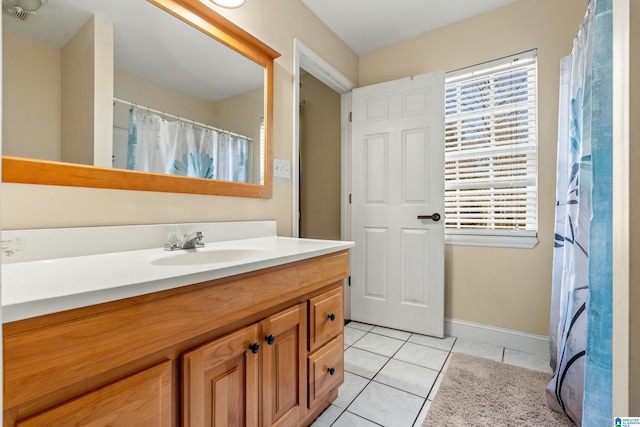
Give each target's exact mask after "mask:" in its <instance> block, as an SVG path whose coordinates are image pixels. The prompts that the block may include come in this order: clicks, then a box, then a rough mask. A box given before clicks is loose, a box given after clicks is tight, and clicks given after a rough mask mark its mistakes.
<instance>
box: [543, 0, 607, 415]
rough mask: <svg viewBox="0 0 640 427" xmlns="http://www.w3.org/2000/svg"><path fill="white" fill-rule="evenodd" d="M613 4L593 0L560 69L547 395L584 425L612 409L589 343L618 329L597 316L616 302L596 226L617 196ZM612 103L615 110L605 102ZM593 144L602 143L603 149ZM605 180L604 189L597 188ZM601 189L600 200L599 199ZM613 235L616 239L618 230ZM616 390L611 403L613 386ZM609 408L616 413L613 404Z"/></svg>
mask: <svg viewBox="0 0 640 427" xmlns="http://www.w3.org/2000/svg"><path fill="white" fill-rule="evenodd" d="M610 6H611V0H591V1H590V3H589V8H588V11H587V15H586V16H585V18H584V20H583V22H582V23H581V26H580V30H579V33H578V36H577V37H576V39H575V40H574V45H573V50H572V53H571V55H569V56H568V57H566V58H564V59H563V60H562V62H561V74H560V105H559V120H558V166H557V189H556V197H557V198H556V200H557V202H556V222H555V241H554V243H555V245H554V255H553V285H552V286H553V289H552V300H551V319H550V331H549V338H550V353H551V354H550V356H551V367H552V368H553V370H554V376H553V378H552V380H551V382H550V383H549V385H548V386H547V403H548V405H549V406H550V407H551V408H552V409H554V410H556V411H558V412H563V413H565V414H566V415H567V416H568V417H569V418H570V419H571V420H572V421H573V422H574V423H575V424H576V425H585V426H586V425H594V426H595V425H604V424H597V423H599V422H601V420H596V419H595V418H594V414H595V413H598V412H601V413H602V414H606V410H607V409H606V398H607V390H606V389H602V390H595V389H594V388H593V387H591V383H590V382H589V381H587V382H586V383H585V371H588V370H589V369H591V366H592V365H593V364H594V363H598V362H599V360H598V355H597V354H596V352H594V351H591V352H590V351H587V347H588V343H589V348H590V349H591V348H592V347H593V348H596V347H600V348H602V346H604V347H605V348H607V349H609V350H610V345H609V344H610V330H609V335H608V338H609V344H608V343H607V342H606V336H603V335H597V334H596V332H597V331H596V329H597V328H599V327H600V326H601V324H600V323H601V322H598V321H596V320H594V319H599V318H600V316H601V315H602V313H603V312H605V313H606V312H607V311H608V312H609V314H610V312H611V304H609V305H608V307H607V306H606V304H604V305H603V304H602V303H601V302H599V304H600V305H598V306H597V307H593V306H592V305H593V293H594V290H597V289H600V288H601V287H602V286H603V280H602V276H600V277H598V279H597V282H596V283H594V281H593V280H594V277H596V276H594V272H595V271H596V270H598V269H600V268H601V266H606V265H607V262H609V263H610V259H609V260H607V258H606V257H603V251H602V250H601V248H606V247H607V236H606V235H605V234H603V233H596V234H594V230H599V227H601V224H603V223H604V224H607V223H609V224H610V223H611V210H610V208H608V212H604V211H603V205H602V200H600V199H601V198H602V196H601V194H602V191H606V190H608V194H609V197H611V189H610V188H608V189H606V188H603V187H602V186H603V183H605V184H606V182H607V181H606V177H605V176H604V175H606V172H605V173H604V174H603V171H608V174H609V176H610V174H611V167H610V157H609V158H607V156H606V155H605V156H603V155H602V152H603V150H602V149H603V148H604V146H605V145H607V144H608V151H609V152H610V151H611V135H610V134H608V135H607V134H606V129H605V128H606V125H607V124H608V125H609V126H610V124H611V119H610V114H611V102H610V101H611V100H610V96H608V94H610V93H611V87H610V86H607V84H608V83H607V81H606V79H605V78H604V77H606V76H604V74H603V70H604V71H606V70H605V69H606V64H607V57H608V58H609V62H608V63H609V64H610V52H611V46H610V44H609V45H608V44H607V41H609V42H610V40H611V36H610V34H611V29H610V28H609V27H607V26H606V25H603V21H602V17H603V16H605V15H606V12H607V11H609V12H610ZM603 67H604V68H603ZM607 101H609V102H608V104H607ZM607 105H609V107H608V110H606V108H603V107H606V106H607ZM609 129H610V127H609ZM592 147H597V151H596V150H595V149H594V150H592ZM592 151H593V152H592ZM596 154H597V156H596ZM607 166H608V167H607ZM596 171H597V174H596ZM596 177H597V179H596ZM608 182H609V183H610V180H609V181H608ZM598 188H599V189H600V190H602V191H601V192H600V193H594V189H598ZM596 195H597V196H598V197H597V198H598V204H594V200H592V198H593V197H595V196H596ZM609 206H610V203H609ZM608 239H609V243H610V234H609V236H608ZM594 248H596V250H595V251H594ZM594 252H596V253H598V256H597V257H596V258H593V255H594ZM594 266H596V267H594ZM594 285H595V286H594ZM604 286H606V284H604ZM605 335H606V334H605ZM594 340H595V341H594ZM594 344H595V345H594ZM598 374H603V373H602V372H598ZM594 393H595V394H597V395H598V397H599V398H603V399H600V400H601V401H600V403H599V404H600V405H602V404H605V405H604V406H601V407H600V408H594V407H593V406H592V405H590V403H589V402H590V401H589V400H587V399H586V396H592V397H593V395H594ZM608 396H609V408H610V392H609V395H608ZM587 405H589V407H587ZM609 411H610V409H609ZM584 414H588V416H586V415H584ZM606 416H610V412H609V414H607V415H606ZM594 420H596V421H595V422H596V424H594Z"/></svg>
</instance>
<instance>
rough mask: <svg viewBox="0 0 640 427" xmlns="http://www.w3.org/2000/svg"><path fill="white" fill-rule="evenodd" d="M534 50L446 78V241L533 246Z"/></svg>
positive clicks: (535, 144)
mask: <svg viewBox="0 0 640 427" xmlns="http://www.w3.org/2000/svg"><path fill="white" fill-rule="evenodd" d="M536 68H537V67H536V51H535V50H534V51H529V52H525V53H522V54H519V55H515V56H511V57H509V58H504V59H500V60H496V61H492V62H490V63H485V64H481V65H478V66H474V67H471V68H466V69H463V70H458V71H454V72H451V73H448V74H447V77H446V84H445V214H446V220H445V237H446V241H447V243H450V244H466V245H478V246H508V247H529V248H531V247H533V246H535V245H536V243H537V236H536V232H537V220H536V213H537V178H536V175H537V166H536V158H537V123H536V112H537V101H536V92H537V90H536V80H537V78H536V74H537V69H536Z"/></svg>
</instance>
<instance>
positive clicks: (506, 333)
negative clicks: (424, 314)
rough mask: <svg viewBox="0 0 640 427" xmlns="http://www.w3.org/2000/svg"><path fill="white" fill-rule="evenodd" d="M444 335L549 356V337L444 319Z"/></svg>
mask: <svg viewBox="0 0 640 427" xmlns="http://www.w3.org/2000/svg"><path fill="white" fill-rule="evenodd" d="M444 334H445V335H447V336H452V337H456V338H462V339H464V340H469V341H475V342H480V343H485V344H492V345H497V346H500V347H507V348H510V349H513V350H519V351H524V352H526V353H532V354H537V355H540V356H549V337H548V336H544V335H537V334H530V333H527V332H521V331H515V330H512V329H504V328H498V327H496V326H490V325H482V324H480V323H473V322H465V321H463V320H456V319H449V318H445V319H444Z"/></svg>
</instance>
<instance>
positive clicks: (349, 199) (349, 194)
mask: <svg viewBox="0 0 640 427" xmlns="http://www.w3.org/2000/svg"><path fill="white" fill-rule="evenodd" d="M349 204H351V193H349Z"/></svg>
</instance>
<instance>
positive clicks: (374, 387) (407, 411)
mask: <svg viewBox="0 0 640 427" xmlns="http://www.w3.org/2000/svg"><path fill="white" fill-rule="evenodd" d="M423 402H424V399H422V398H420V397H418V396H414V395H413V394H409V393H406V392H404V391H401V390H398V389H395V388H392V387H389V386H386V385H384V384H379V383H376V382H371V383H369V385H367V387H365V389H364V390H363V391H362V393H360V395H359V396H358V397H357V398H356V400H355V401H354V402H353V403H352V404H351V405H349V412H353V413H354V414H356V415H359V416H361V417H363V418H365V419H367V420H371V421H373V422H376V423H378V424H381V425H383V426H398V427H400V426H411V425H413V422H414V420H415V419H416V417H417V416H418V413H419V412H420V409H421V408H422V403H423Z"/></svg>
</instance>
